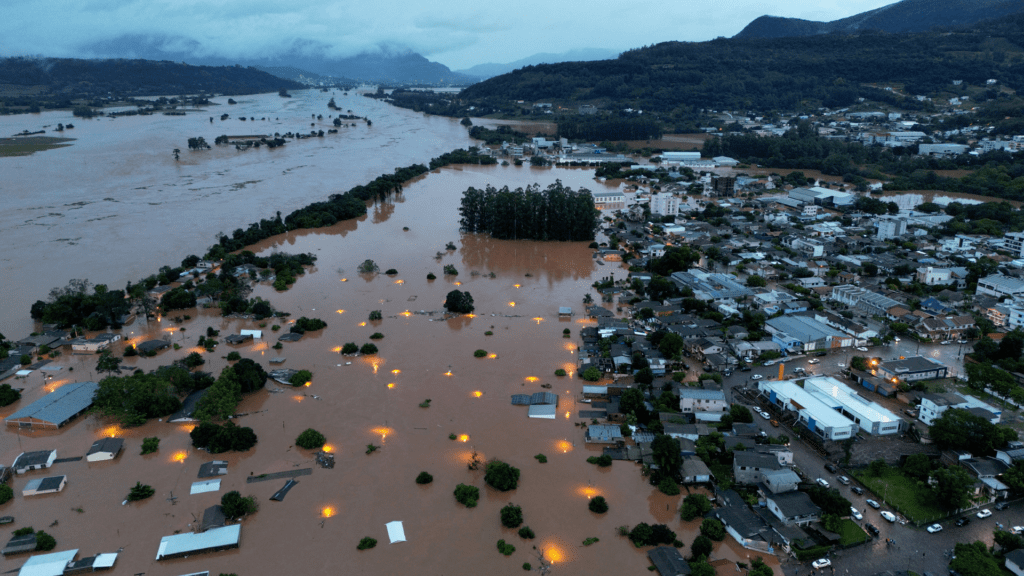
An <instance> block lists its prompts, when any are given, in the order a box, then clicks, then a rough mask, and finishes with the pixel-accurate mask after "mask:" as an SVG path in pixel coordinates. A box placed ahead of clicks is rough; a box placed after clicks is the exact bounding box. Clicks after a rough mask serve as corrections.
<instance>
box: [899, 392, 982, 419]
mask: <svg viewBox="0 0 1024 576" xmlns="http://www.w3.org/2000/svg"><path fill="white" fill-rule="evenodd" d="M952 409H960V410H968V411H971V412H972V413H973V414H975V415H977V416H981V417H983V418H985V419H986V420H988V421H989V422H991V423H993V424H998V423H999V419H1000V417H1001V416H1002V410H1000V409H998V408H996V407H994V406H991V405H989V404H986V403H984V402H982V401H981V400H978V399H977V398H975V397H974V396H967V395H960V394H957V393H955V392H942V393H938V392H928V393H925V394H922V395H921V409H920V412H919V413H918V416H917V419H918V420H920V421H921V422H924V423H925V424H927V425H929V426H931V425H932V423H933V422H935V420H937V419H938V418H939V417H940V416H942V414H943V413H944V412H945V411H946V410H952Z"/></svg>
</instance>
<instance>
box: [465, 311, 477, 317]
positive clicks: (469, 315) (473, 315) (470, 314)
mask: <svg viewBox="0 0 1024 576" xmlns="http://www.w3.org/2000/svg"><path fill="white" fill-rule="evenodd" d="M466 318H476V314H473V313H472V312H470V313H469V314H466Z"/></svg>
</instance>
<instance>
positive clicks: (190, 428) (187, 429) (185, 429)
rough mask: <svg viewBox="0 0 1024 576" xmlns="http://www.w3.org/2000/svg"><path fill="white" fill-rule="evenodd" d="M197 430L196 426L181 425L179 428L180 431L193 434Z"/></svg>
mask: <svg viewBox="0 0 1024 576" xmlns="http://www.w3.org/2000/svg"><path fill="white" fill-rule="evenodd" d="M195 429H196V425H195V424H181V425H179V426H178V430H180V431H182V432H186V433H189V434H191V433H192V431H193V430H195Z"/></svg>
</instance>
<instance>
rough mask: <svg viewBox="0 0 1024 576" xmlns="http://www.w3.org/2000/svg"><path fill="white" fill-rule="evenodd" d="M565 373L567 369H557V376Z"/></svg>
mask: <svg viewBox="0 0 1024 576" xmlns="http://www.w3.org/2000/svg"><path fill="white" fill-rule="evenodd" d="M565 374H566V372H565V370H564V369H563V368H559V369H558V370H555V376H565Z"/></svg>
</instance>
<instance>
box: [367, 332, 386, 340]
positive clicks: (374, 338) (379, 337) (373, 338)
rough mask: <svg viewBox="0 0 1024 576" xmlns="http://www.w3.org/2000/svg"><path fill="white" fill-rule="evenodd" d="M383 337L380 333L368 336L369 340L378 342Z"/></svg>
mask: <svg viewBox="0 0 1024 576" xmlns="http://www.w3.org/2000/svg"><path fill="white" fill-rule="evenodd" d="M383 337H384V335H383V334H381V333H380V332H374V333H373V334H370V340H380V339H381V338H383Z"/></svg>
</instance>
